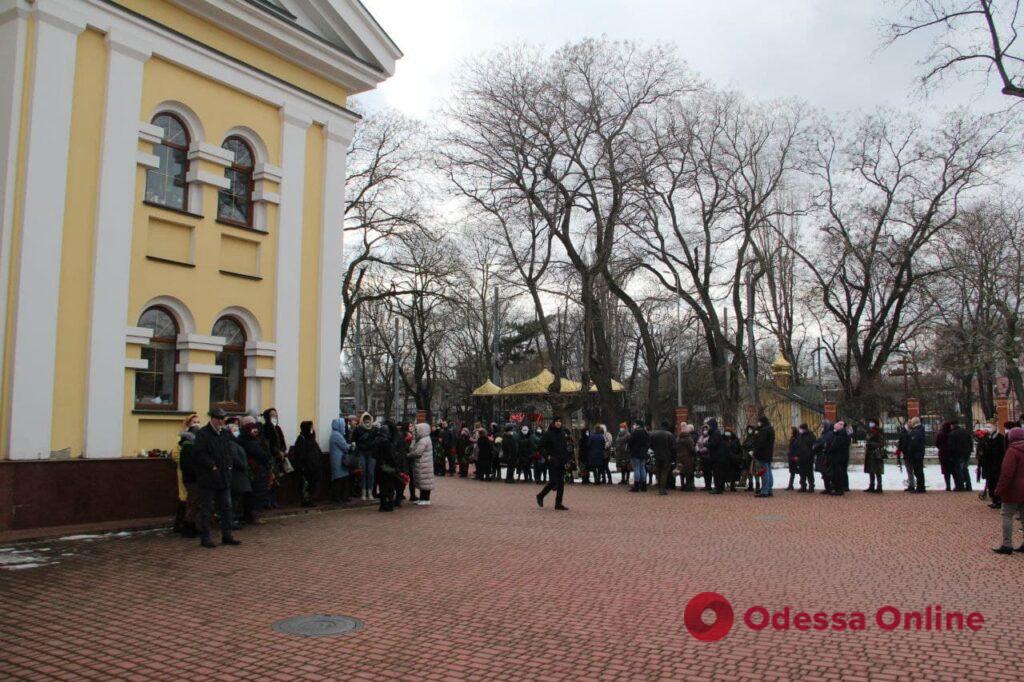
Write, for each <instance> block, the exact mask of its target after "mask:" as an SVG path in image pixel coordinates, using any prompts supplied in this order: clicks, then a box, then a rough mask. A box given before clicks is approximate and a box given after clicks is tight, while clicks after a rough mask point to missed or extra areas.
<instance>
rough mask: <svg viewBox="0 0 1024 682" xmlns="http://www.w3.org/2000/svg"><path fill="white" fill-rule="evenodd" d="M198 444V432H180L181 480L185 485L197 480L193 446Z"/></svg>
mask: <svg viewBox="0 0 1024 682" xmlns="http://www.w3.org/2000/svg"><path fill="white" fill-rule="evenodd" d="M195 444H196V434H194V433H192V432H191V431H182V432H181V433H179V434H178V447H179V448H180V450H179V452H178V468H179V469H181V482H182V483H184V484H185V485H189V484H193V483H195V482H196V465H195V459H194V457H193V456H192V448H193V447H194V446H195Z"/></svg>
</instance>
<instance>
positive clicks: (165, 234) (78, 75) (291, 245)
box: [0, 0, 401, 460]
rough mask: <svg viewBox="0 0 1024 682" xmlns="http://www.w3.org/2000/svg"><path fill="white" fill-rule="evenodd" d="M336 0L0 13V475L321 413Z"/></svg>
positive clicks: (336, 116)
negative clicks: (224, 424) (192, 433)
mask: <svg viewBox="0 0 1024 682" xmlns="http://www.w3.org/2000/svg"><path fill="white" fill-rule="evenodd" d="M400 56H401V53H400V52H399V50H398V48H397V47H396V46H395V45H394V43H393V42H392V41H391V39H390V38H389V37H388V36H387V34H386V33H385V32H384V31H383V29H382V28H381V27H380V26H379V25H378V24H377V23H376V21H374V19H373V17H371V16H370V15H369V13H368V12H367V11H366V9H365V8H364V7H363V6H362V5H361V4H360V3H359V2H358V0H117V1H116V2H115V1H113V0H0V220H2V225H0V287H3V291H0V306H3V309H2V310H0V344H2V346H0V358H2V359H3V364H2V375H0V376H2V383H0V459H10V460H41V459H50V458H55V459H64V458H72V459H74V458H111V457H124V456H136V455H138V454H139V453H140V452H145V451H148V450H151V449H163V450H170V449H172V448H173V447H174V445H175V443H176V440H177V439H176V434H177V432H178V431H179V430H180V428H181V423H182V419H183V417H184V416H185V415H187V414H189V413H192V412H196V413H199V414H200V415H204V414H205V413H206V412H207V410H208V409H209V408H210V407H211V406H214V405H216V406H222V407H224V408H225V409H227V410H228V411H229V412H233V413H250V414H256V413H259V412H262V411H263V410H264V409H267V408H269V407H274V408H276V410H277V412H278V415H279V420H280V423H281V425H282V426H283V427H284V428H285V430H286V432H287V433H289V434H294V433H296V432H297V430H298V423H299V421H301V420H311V421H313V422H314V424H315V426H316V429H317V431H318V433H319V435H320V437H321V439H322V440H324V444H326V439H327V437H328V436H329V434H330V426H329V424H330V421H331V420H332V419H333V418H335V417H336V416H337V415H338V410H339V375H340V316H341V301H340V281H341V269H342V261H343V253H342V249H343V243H342V242H343V240H342V219H343V213H344V184H345V170H346V158H345V157H346V151H347V149H348V146H349V142H350V141H351V139H352V135H353V130H354V126H355V124H356V122H357V120H358V117H357V116H356V115H355V114H353V113H352V111H350V110H349V109H348V108H347V106H346V104H347V99H348V97H349V96H350V95H352V94H356V93H359V92H364V91H367V90H370V89H372V88H373V87H375V86H376V85H377V84H378V83H380V82H381V81H383V80H384V79H386V78H387V77H389V76H390V75H391V74H393V72H394V66H395V62H396V60H397V59H398V58H399V57H400Z"/></svg>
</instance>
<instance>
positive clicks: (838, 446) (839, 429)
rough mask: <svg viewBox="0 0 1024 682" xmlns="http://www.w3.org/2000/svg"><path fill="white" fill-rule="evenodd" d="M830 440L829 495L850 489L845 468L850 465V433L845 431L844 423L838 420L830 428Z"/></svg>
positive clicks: (843, 492) (827, 454)
mask: <svg viewBox="0 0 1024 682" xmlns="http://www.w3.org/2000/svg"><path fill="white" fill-rule="evenodd" d="M832 433H833V436H832V441H831V442H830V443H829V446H828V452H826V455H825V456H826V457H827V458H828V467H829V481H830V482H831V484H832V489H831V492H830V494H831V495H837V496H838V495H843V494H845V493H846V492H847V491H848V490H849V489H850V477H849V474H848V473H847V469H848V468H849V465H850V435H849V434H848V433H846V424H845V423H844V422H841V421H838V422H836V423H835V426H834V427H833V428H832Z"/></svg>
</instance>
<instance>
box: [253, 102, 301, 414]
mask: <svg viewBox="0 0 1024 682" xmlns="http://www.w3.org/2000/svg"><path fill="white" fill-rule="evenodd" d="M311 122H312V117H310V116H309V115H307V114H306V113H305V112H300V111H296V110H293V109H288V108H285V109H282V110H281V125H282V133H281V205H280V210H279V213H278V216H279V217H278V227H277V230H278V235H277V278H276V279H277V301H276V306H275V310H276V319H275V322H274V330H275V331H274V333H275V334H276V336H277V338H276V339H275V341H276V342H277V360H276V363H275V364H276V369H277V372H276V376H275V377H274V405H273V407H275V408H277V416H278V419H279V422H280V424H281V425H282V426H283V427H284V428H285V430H286V431H288V430H290V432H291V433H294V432H296V431H298V428H299V415H298V410H299V407H298V400H299V325H300V320H299V304H300V293H301V287H300V284H301V276H300V273H301V272H302V204H303V193H304V187H305V171H306V131H307V129H308V128H309V126H310V123H311ZM265 407H270V405H266V406H265Z"/></svg>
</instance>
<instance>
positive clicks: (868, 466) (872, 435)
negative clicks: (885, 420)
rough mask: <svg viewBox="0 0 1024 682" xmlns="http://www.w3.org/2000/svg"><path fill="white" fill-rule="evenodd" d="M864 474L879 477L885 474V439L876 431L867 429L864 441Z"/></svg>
mask: <svg viewBox="0 0 1024 682" xmlns="http://www.w3.org/2000/svg"><path fill="white" fill-rule="evenodd" d="M864 473H866V474H876V475H878V476H881V475H882V474H883V473H885V437H884V436H883V435H882V432H881V431H880V430H879V429H877V428H874V429H868V435H867V438H865V440H864Z"/></svg>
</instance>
